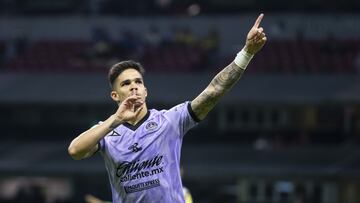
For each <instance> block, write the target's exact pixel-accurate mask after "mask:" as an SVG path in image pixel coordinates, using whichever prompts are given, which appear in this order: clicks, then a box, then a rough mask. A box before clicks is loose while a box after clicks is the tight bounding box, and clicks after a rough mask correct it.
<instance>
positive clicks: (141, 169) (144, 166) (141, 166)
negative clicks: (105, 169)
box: [116, 154, 164, 182]
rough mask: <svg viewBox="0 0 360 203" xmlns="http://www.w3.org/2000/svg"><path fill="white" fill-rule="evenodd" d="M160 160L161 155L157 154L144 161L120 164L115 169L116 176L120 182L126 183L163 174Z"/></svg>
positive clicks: (161, 158)
mask: <svg viewBox="0 0 360 203" xmlns="http://www.w3.org/2000/svg"><path fill="white" fill-rule="evenodd" d="M162 160H163V155H159V154H158V155H156V156H155V157H153V158H151V159H147V160H144V161H140V160H137V161H132V162H128V161H125V162H122V163H120V164H119V165H118V166H117V168H116V176H117V177H119V178H120V182H127V181H130V180H135V179H140V178H144V177H149V176H153V175H156V174H159V173H163V172H164V169H163V167H162V166H161V164H163V162H162Z"/></svg>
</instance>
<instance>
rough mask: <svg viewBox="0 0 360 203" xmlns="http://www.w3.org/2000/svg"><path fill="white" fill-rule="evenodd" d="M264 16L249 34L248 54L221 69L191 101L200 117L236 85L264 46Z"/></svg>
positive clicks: (193, 108)
mask: <svg viewBox="0 0 360 203" xmlns="http://www.w3.org/2000/svg"><path fill="white" fill-rule="evenodd" d="M263 17H264V15H263V14H261V15H260V16H259V17H258V18H257V20H256V21H255V24H254V25H253V27H252V28H251V29H250V31H249V33H248V34H247V37H246V44H245V47H244V48H243V51H242V53H243V54H245V55H248V56H247V57H246V56H244V55H243V56H239V55H238V56H237V58H236V59H235V61H234V62H232V63H231V64H230V65H228V66H226V67H225V68H224V69H223V70H222V71H220V73H218V74H217V75H216V76H215V77H214V78H213V80H212V81H211V82H210V84H209V85H208V86H207V87H206V89H205V90H204V91H203V92H202V93H201V94H200V95H198V96H197V97H196V98H195V99H194V100H193V101H192V102H191V108H192V110H193V111H194V113H195V115H196V116H197V118H198V119H200V120H202V119H204V118H205V117H206V115H207V114H208V113H209V112H210V111H211V109H213V108H214V106H215V105H216V104H217V102H218V101H219V100H220V98H221V97H222V96H223V95H224V94H225V93H226V92H227V91H229V90H230V89H231V87H232V86H234V85H235V83H236V82H237V81H238V80H239V79H240V78H241V76H242V74H243V73H244V71H245V69H246V66H247V64H248V63H249V62H250V59H251V57H252V56H253V55H254V54H256V53H257V52H258V51H260V49H261V48H262V47H263V46H264V44H265V42H266V40H267V39H266V36H265V33H264V29H263V28H262V27H259V25H260V22H261V20H262V18H263ZM238 57H239V58H238ZM244 57H245V58H244ZM237 59H238V60H237ZM239 61H240V63H239Z"/></svg>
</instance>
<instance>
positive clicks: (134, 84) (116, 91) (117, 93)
mask: <svg viewBox="0 0 360 203" xmlns="http://www.w3.org/2000/svg"><path fill="white" fill-rule="evenodd" d="M133 94H136V95H138V96H141V97H142V99H143V101H145V98H146V96H147V90H146V87H145V86H144V81H143V78H142V76H141V74H140V73H139V72H138V71H137V70H135V69H132V68H130V69H126V70H124V71H123V72H122V73H121V74H120V75H119V76H118V77H117V78H116V80H115V82H114V86H113V91H111V98H112V99H113V100H114V101H116V102H122V101H124V100H125V99H126V98H127V97H129V96H131V95H133Z"/></svg>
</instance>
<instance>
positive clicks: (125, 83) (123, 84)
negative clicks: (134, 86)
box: [121, 82, 130, 87]
mask: <svg viewBox="0 0 360 203" xmlns="http://www.w3.org/2000/svg"><path fill="white" fill-rule="evenodd" d="M129 84H130V82H123V83H122V84H121V87H123V86H125V85H129Z"/></svg>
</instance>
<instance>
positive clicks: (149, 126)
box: [145, 121, 158, 131]
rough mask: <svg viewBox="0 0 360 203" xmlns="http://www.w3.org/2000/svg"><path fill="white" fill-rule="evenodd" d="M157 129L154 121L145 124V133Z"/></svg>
mask: <svg viewBox="0 0 360 203" xmlns="http://www.w3.org/2000/svg"><path fill="white" fill-rule="evenodd" d="M157 127H158V124H157V123H156V122H154V121H151V122H149V123H147V124H146V126H145V129H146V130H147V131H153V130H155V129H156V128H157Z"/></svg>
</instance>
